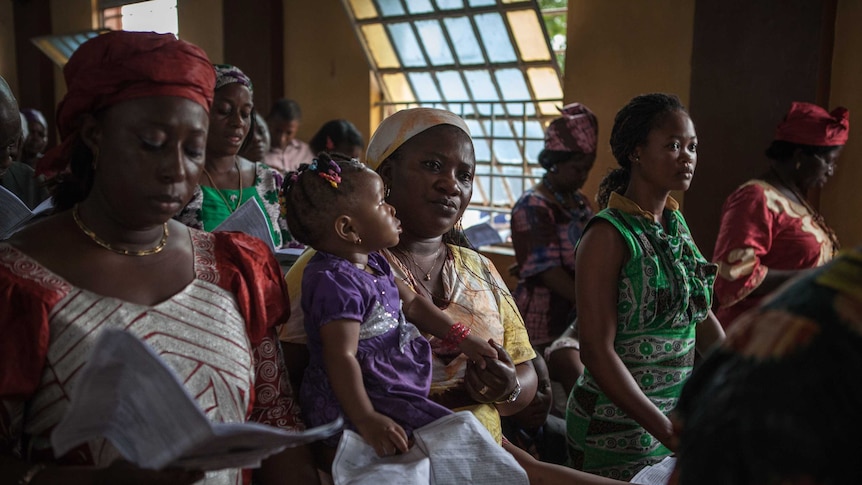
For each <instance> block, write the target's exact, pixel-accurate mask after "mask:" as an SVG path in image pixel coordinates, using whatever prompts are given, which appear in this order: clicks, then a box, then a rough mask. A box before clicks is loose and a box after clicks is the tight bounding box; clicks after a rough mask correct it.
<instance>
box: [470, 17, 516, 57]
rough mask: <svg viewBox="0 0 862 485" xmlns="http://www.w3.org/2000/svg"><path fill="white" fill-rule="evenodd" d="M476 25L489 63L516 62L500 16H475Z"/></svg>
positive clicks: (513, 50)
mask: <svg viewBox="0 0 862 485" xmlns="http://www.w3.org/2000/svg"><path fill="white" fill-rule="evenodd" d="M476 25H477V26H478V28H479V35H480V36H481V37H482V44H483V45H484V46H485V51H486V52H487V53H488V57H489V58H490V60H491V62H514V61H516V60H517V57H516V56H515V49H514V48H513V47H512V43H511V42H510V41H509V34H508V31H507V30H506V24H505V22H503V17H501V16H500V14H498V13H484V14H480V15H476Z"/></svg>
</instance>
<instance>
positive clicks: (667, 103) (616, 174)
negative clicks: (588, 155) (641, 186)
mask: <svg viewBox="0 0 862 485" xmlns="http://www.w3.org/2000/svg"><path fill="white" fill-rule="evenodd" d="M676 111H683V112H685V111H686V110H685V106H683V105H682V102H681V101H680V100H679V98H678V97H677V96H676V95H674V94H664V93H651V94H642V95H640V96H636V97H634V98H632V100H631V101H629V102H628V104H626V105H625V106H623V108H622V109H620V110H619V112H618V113H617V115H616V117H615V118H614V127H613V129H611V151H612V152H613V154H614V158H616V159H617V163H619V165H620V168H617V169H614V170H612V171H610V172H609V173H608V174H607V175H606V176H605V178H604V179H602V181H601V183H600V184H599V192H598V194H597V195H596V201H597V202H598V203H599V207H600V208H604V207H607V205H608V199H610V196H611V193H612V192H617V193H619V194H621V193H623V192H625V191H626V188H628V185H629V180H630V178H631V167H632V161H631V158H630V157H631V156H632V154H634V153H635V149H636V148H637V147H639V146H641V145H643V144H645V143H646V141H647V137H648V136H649V133H650V131H652V130H653V129H654V128H655V127H656V126H658V124H659V123H661V122H662V121H663V120H664V118H665V116H666V115H667V114H669V113H673V112H676Z"/></svg>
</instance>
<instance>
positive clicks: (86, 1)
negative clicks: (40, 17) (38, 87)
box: [51, 0, 98, 105]
mask: <svg viewBox="0 0 862 485" xmlns="http://www.w3.org/2000/svg"><path fill="white" fill-rule="evenodd" d="M97 27H98V14H97V8H96V5H95V0H51V29H52V30H53V33H54V34H71V33H75V32H84V31H87V30H92V29H95V28H97ZM65 94H66V80H65V79H63V71H62V69H60V68H59V67H57V66H54V104H55V105H56V104H57V103H59V102H60V100H61V99H63V96H65Z"/></svg>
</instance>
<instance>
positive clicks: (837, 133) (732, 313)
mask: <svg viewBox="0 0 862 485" xmlns="http://www.w3.org/2000/svg"><path fill="white" fill-rule="evenodd" d="M849 131H850V113H849V111H847V109H845V108H836V109H835V110H833V111H832V112H831V113H829V112H827V111H826V110H825V109H823V108H821V107H819V106H817V105H814V104H810V103H800V102H795V103H793V104H792V105H791V107H790V111H789V112H788V113H787V115H786V116H785V118H784V120H783V121H782V122H781V123H780V124H779V125H778V128H777V129H776V131H775V139H774V141H773V142H772V144H771V145H770V146H769V148H768V149H767V150H766V156H767V158H769V161H770V162H769V163H770V165H769V170H768V171H767V172H766V173H764V174H763V175H762V176H761V177H760V178H757V179H753V180H750V181H748V182H746V183H744V184H743V185H741V186H740V187H739V188H737V189H736V190H735V191H734V192H733V193H732V194H730V196H729V197H728V198H727V201H725V203H724V208H723V209H722V218H721V229H720V230H719V233H718V240H717V241H716V243H715V251H714V255H713V261H715V262H716V263H718V265H719V272H718V278H717V279H716V281H715V295H716V298H717V299H718V304H719V309H718V311H717V312H716V315H717V316H718V318H719V321H721V322H722V324H723V325H725V327H729V326H730V325H731V324H732V323H733V320H734V319H735V318H736V317H737V316H739V315H740V314H741V313H742V312H744V311H745V310H747V309H749V308H752V307H754V306H756V305H757V303H758V302H759V301H760V300H761V299H762V298H763V296H764V295H766V294H767V293H769V292H770V291H772V290H774V289H776V288H777V287H778V286H779V285H781V284H782V283H784V282H785V281H787V280H788V279H789V278H791V277H792V276H794V275H796V274H797V273H799V271H801V270H805V269H810V268H814V267H816V266H820V265H822V264H824V263H827V262H828V261H830V260H831V259H832V256H833V254H834V253H835V252H836V251H837V250H838V238H837V237H836V235H835V232H834V231H833V230H832V229H831V228H830V227H829V226H828V225H827V224H826V221H825V220H824V219H823V216H821V215H820V213H819V212H818V211H817V210H816V209H814V207H812V206H811V204H809V203H808V200H807V196H808V191H809V190H811V189H814V188H818V187H823V186H824V185H825V184H826V182H827V181H828V180H829V177H831V176H832V175H833V174H834V173H835V168H836V165H837V163H838V157H839V156H840V155H841V149H842V148H843V146H844V144H845V143H846V142H847V138H848V136H849Z"/></svg>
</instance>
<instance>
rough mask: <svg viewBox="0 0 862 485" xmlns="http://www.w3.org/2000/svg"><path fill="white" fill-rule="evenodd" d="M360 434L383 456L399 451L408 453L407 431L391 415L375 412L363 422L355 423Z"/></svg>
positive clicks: (378, 454)
mask: <svg viewBox="0 0 862 485" xmlns="http://www.w3.org/2000/svg"><path fill="white" fill-rule="evenodd" d="M355 424H356V429H357V430H358V431H359V434H360V435H362V437H363V438H364V439H365V441H366V442H368V444H369V445H371V446H372V447H373V448H374V451H376V452H377V456H379V457H381V458H383V457H386V456H391V455H394V454H396V453H398V452H399V451H400V452H402V453H407V450H408V449H409V448H410V446H409V445H408V444H407V433H406V432H405V431H404V428H402V427H401V426H399V425H398V423H396V422H395V421H393V420H392V418H390V417H389V416H386V415H384V414H380V413H377V412H374V413H372V414H370V415H369V416H368V418H367V419H365V420H363V421H362V422H359V423H355Z"/></svg>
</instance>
